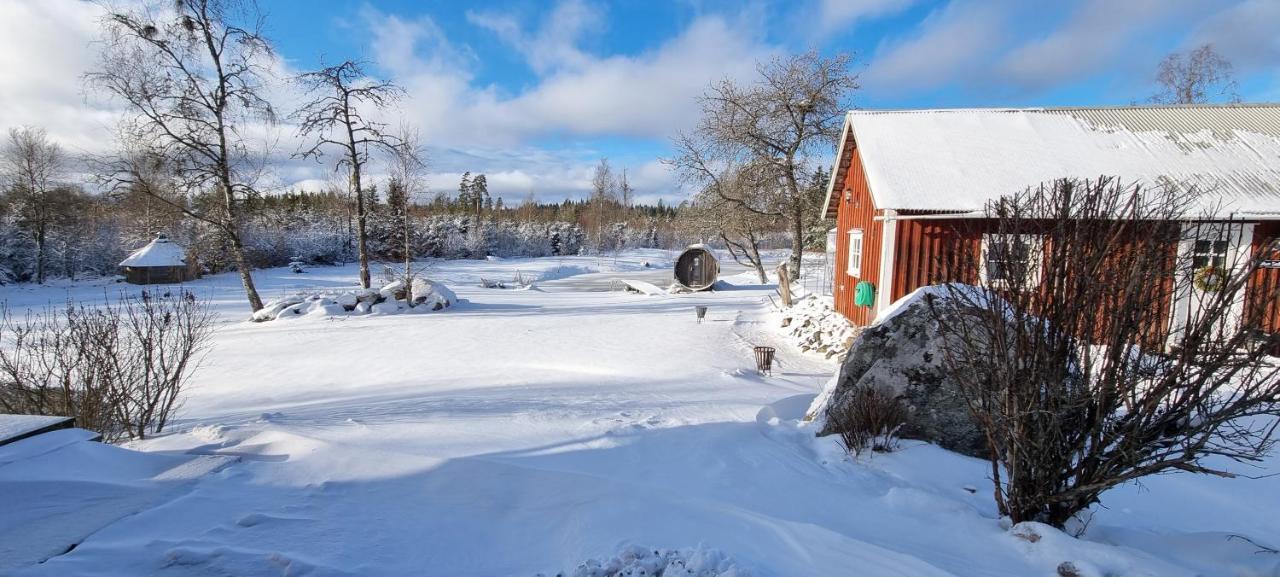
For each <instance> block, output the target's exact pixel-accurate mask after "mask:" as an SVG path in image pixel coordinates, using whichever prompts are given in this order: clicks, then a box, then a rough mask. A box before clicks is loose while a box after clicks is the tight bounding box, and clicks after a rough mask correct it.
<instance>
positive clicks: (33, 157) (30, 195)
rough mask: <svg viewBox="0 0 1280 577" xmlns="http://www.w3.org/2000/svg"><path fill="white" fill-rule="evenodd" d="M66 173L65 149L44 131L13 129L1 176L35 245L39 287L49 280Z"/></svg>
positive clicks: (1, 157)
mask: <svg viewBox="0 0 1280 577" xmlns="http://www.w3.org/2000/svg"><path fill="white" fill-rule="evenodd" d="M65 173H66V157H65V155H64V154H63V152H62V147H60V146H58V144H57V143H56V142H53V141H52V140H49V135H48V133H46V132H45V131H44V129H43V128H35V127H30V126H25V127H21V128H11V129H9V141H8V142H6V143H5V145H4V147H3V148H0V176H3V177H4V179H5V181H7V184H8V187H9V191H10V193H11V194H12V200H13V201H14V204H15V205H16V211H17V213H18V218H19V221H20V222H21V223H22V224H23V225H24V226H25V228H27V229H29V230H30V232H31V237H32V240H34V241H35V245H36V282H38V283H43V282H44V280H45V269H46V262H47V261H48V258H47V252H48V251H47V250H46V245H47V242H48V239H49V229H50V228H51V227H52V226H53V225H54V223H55V221H56V220H57V219H58V218H59V216H61V215H62V212H63V211H61V210H59V209H60V208H61V207H60V203H59V202H57V198H55V197H56V196H59V195H58V183H59V180H60V179H62V178H63V177H64V176H65Z"/></svg>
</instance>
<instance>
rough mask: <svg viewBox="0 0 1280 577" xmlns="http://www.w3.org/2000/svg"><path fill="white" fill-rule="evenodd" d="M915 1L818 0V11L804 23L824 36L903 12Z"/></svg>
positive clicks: (820, 35) (805, 19) (817, 33)
mask: <svg viewBox="0 0 1280 577" xmlns="http://www.w3.org/2000/svg"><path fill="white" fill-rule="evenodd" d="M915 3H916V0H817V10H816V11H814V12H816V13H815V14H814V15H813V16H812V17H806V18H804V25H806V26H807V27H809V28H810V29H812V30H813V31H814V32H815V33H816V35H817V36H818V37H824V36H828V35H830V34H834V33H837V32H840V31H843V30H848V29H849V28H852V27H853V26H856V25H857V24H859V23H860V22H861V21H863V20H867V19H871V18H876V17H879V16H886V15H889V14H895V13H898V12H901V11H903V10H906V9H907V8H909V7H911V5H913V4H915Z"/></svg>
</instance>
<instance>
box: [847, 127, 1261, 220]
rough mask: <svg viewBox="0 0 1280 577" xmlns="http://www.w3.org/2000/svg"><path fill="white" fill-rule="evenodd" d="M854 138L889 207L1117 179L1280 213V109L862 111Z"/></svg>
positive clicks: (939, 206) (973, 203)
mask: <svg viewBox="0 0 1280 577" xmlns="http://www.w3.org/2000/svg"><path fill="white" fill-rule="evenodd" d="M846 131H848V134H851V135H852V137H853V138H854V140H855V141H856V142H857V147H858V150H859V154H860V155H861V157H862V161H863V164H864V166H865V168H866V172H867V179H868V181H869V182H868V184H869V185H870V188H871V192H872V195H873V196H874V197H875V201H876V206H877V207H878V208H889V209H898V210H977V209H981V208H983V206H984V205H985V204H986V202H988V201H989V200H992V199H994V198H998V197H1000V196H1003V195H1006V194H1012V193H1015V192H1018V191H1021V190H1024V189H1026V188H1028V187H1033V186H1037V185H1039V184H1041V183H1044V182H1048V181H1051V180H1054V179H1057V178H1097V177H1099V176H1104V175H1105V176H1116V177H1119V178H1121V179H1122V180H1123V181H1126V182H1140V183H1143V184H1145V185H1147V186H1163V185H1176V186H1181V187H1185V188H1187V189H1188V190H1192V189H1194V190H1198V191H1202V192H1204V193H1205V203H1206V206H1208V205H1210V204H1211V205H1213V206H1217V207H1221V209H1222V210H1226V211H1231V212H1249V213H1268V212H1276V211H1280V105H1276V104H1250V105H1191V106H1130V107H1101V108H1026V109H991V108H987V109H944V110H856V111H851V112H850V113H849V114H848V116H847V119H846ZM844 152H845V151H844V150H841V151H838V152H837V154H843V153H844Z"/></svg>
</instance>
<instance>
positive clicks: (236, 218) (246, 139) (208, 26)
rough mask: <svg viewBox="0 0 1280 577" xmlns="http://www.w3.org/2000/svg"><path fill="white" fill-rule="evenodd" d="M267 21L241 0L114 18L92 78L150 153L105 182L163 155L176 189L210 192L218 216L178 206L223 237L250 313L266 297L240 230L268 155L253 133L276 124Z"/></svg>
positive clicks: (182, 3) (175, 5)
mask: <svg viewBox="0 0 1280 577" xmlns="http://www.w3.org/2000/svg"><path fill="white" fill-rule="evenodd" d="M261 23H262V19H261V16H260V15H259V14H258V12H257V10H256V7H255V5H254V4H253V3H251V2H246V1H240V0H179V1H177V2H166V3H163V4H143V5H139V6H136V7H134V8H132V9H130V10H126V11H120V12H110V13H108V14H107V15H106V17H105V18H104V19H103V23H102V28H103V34H104V42H103V49H102V53H101V61H100V64H99V66H98V68H97V70H95V71H93V72H90V73H89V74H88V75H87V79H88V81H89V82H90V84H91V85H92V86H94V87H97V88H100V89H102V90H104V91H105V92H107V93H108V94H111V95H112V96H114V97H115V98H117V99H118V100H120V101H122V102H123V103H124V104H125V105H126V109H127V110H128V112H129V113H130V115H129V116H128V117H127V118H126V119H125V120H124V122H123V123H122V124H121V135H122V139H123V140H124V141H125V143H126V145H127V146H126V147H127V148H131V149H133V150H134V151H135V152H136V151H138V150H145V153H144V154H131V155H130V157H127V158H120V159H117V160H119V162H115V163H108V164H105V165H104V166H105V167H106V168H107V171H108V172H109V173H110V176H109V178H111V179H112V180H114V181H115V182H116V183H117V184H124V183H126V182H128V181H130V180H132V179H135V178H136V177H138V176H139V175H140V174H142V171H140V170H136V169H137V168H138V165H137V163H136V162H134V160H136V158H139V157H160V158H163V159H165V160H166V161H167V162H168V163H170V164H171V165H172V167H173V171H172V172H173V173H174V174H175V178H174V179H173V185H174V186H175V187H176V188H177V190H179V191H181V192H182V193H184V194H185V195H186V196H195V195H198V194H200V193H202V192H206V191H210V190H212V191H214V192H215V193H216V196H217V198H218V201H219V202H218V206H217V207H216V209H215V210H212V211H210V212H206V211H196V210H193V209H191V208H189V207H187V206H185V205H184V206H179V207H178V208H179V209H181V210H182V211H183V212H184V213H186V214H187V215H188V216H191V217H193V218H196V219H198V220H201V221H204V222H206V223H208V224H211V225H213V226H214V227H215V228H216V229H217V230H218V231H219V232H220V233H221V234H222V235H223V236H225V237H226V240H227V244H228V246H229V248H230V251H231V253H232V258H233V259H234V261H235V265H236V268H237V269H238V270H239V272H240V280H241V282H242V283H243V284H244V289H245V294H246V296H247V297H248V299H249V306H250V307H251V308H252V309H253V310H254V311H257V310H259V309H261V308H262V299H261V297H259V296H258V291H257V288H256V287H255V286H254V283H253V275H252V273H251V266H250V263H249V260H248V258H247V256H246V254H245V246H244V239H243V235H242V227H243V225H244V221H245V214H244V211H245V204H246V201H248V200H249V199H250V198H252V197H254V196H256V195H257V194H258V190H257V189H256V187H255V184H254V183H255V180H256V175H257V174H259V173H260V172H259V171H260V159H261V157H262V156H263V154H264V152H265V151H263V150H261V148H259V147H255V145H254V144H253V143H252V142H253V140H252V139H251V137H250V134H251V133H252V131H253V130H255V129H259V128H261V127H262V125H263V124H270V123H272V122H274V121H275V110H274V109H273V108H272V106H271V103H270V102H269V101H268V100H267V98H266V97H265V96H264V94H265V89H264V84H265V79H266V78H267V75H268V73H267V67H268V65H269V64H270V62H271V59H272V57H273V54H272V50H271V45H270V44H269V43H268V42H267V40H266V38H264V37H263V36H262V34H261V32H260V26H261ZM137 188H138V189H139V190H153V194H156V193H157V192H158V191H154V189H153V187H150V186H141V187H137ZM156 197H157V198H159V199H161V200H164V201H169V200H170V199H168V198H166V197H165V196H163V195H158V196H156Z"/></svg>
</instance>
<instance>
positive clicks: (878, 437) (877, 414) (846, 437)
mask: <svg viewBox="0 0 1280 577" xmlns="http://www.w3.org/2000/svg"><path fill="white" fill-rule="evenodd" d="M908 410H909V409H907V406H906V404H904V403H903V402H902V401H901V400H899V399H898V397H897V395H894V394H893V392H891V391H888V390H886V389H885V388H883V387H875V386H872V387H861V388H859V389H858V390H857V391H855V392H854V397H853V402H851V403H848V404H846V405H844V410H843V411H828V413H827V418H828V419H833V420H835V421H836V423H835V424H836V425H837V428H838V429H839V430H840V440H841V442H842V443H843V444H844V448H845V450H847V451H849V453H850V454H853V455H857V454H859V453H862V452H863V451H866V450H868V449H870V450H872V451H876V452H890V451H893V450H894V449H896V448H897V447H898V430H899V429H901V428H902V425H903V423H906V422H907V417H908V416H909V415H908Z"/></svg>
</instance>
